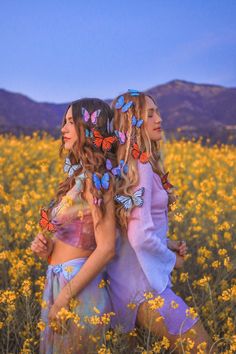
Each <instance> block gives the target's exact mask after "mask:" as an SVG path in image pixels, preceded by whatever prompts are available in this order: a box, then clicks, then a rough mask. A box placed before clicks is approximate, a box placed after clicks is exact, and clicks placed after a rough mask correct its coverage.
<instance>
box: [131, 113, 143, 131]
mask: <svg viewBox="0 0 236 354" xmlns="http://www.w3.org/2000/svg"><path fill="white" fill-rule="evenodd" d="M131 123H132V126H133V127H137V128H141V126H142V125H143V119H141V118H140V119H138V118H136V117H135V116H133V117H132V121H131Z"/></svg>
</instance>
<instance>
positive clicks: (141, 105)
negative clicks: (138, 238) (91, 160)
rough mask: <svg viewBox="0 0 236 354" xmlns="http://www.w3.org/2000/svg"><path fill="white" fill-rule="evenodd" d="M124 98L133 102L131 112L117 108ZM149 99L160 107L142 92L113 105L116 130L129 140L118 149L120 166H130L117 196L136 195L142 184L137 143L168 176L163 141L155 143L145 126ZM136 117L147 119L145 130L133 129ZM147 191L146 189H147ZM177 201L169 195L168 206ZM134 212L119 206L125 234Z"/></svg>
mask: <svg viewBox="0 0 236 354" xmlns="http://www.w3.org/2000/svg"><path fill="white" fill-rule="evenodd" d="M120 96H123V97H124V101H125V103H128V102H129V101H133V103H134V104H133V105H132V106H131V108H129V109H128V111H127V112H122V109H116V108H115V105H116V103H117V100H118V98H119V97H120ZM146 96H148V97H150V98H151V99H152V100H153V102H154V103H155V104H156V102H155V100H154V99H153V97H151V96H149V95H145V94H144V93H143V92H140V93H139V95H138V96H131V94H130V93H129V92H127V93H124V94H122V95H119V96H118V97H117V98H116V99H114V101H113V102H112V108H113V109H114V129H116V130H119V131H122V132H127V140H126V143H125V144H119V146H118V149H117V162H118V163H119V161H120V160H121V159H123V160H124V161H125V163H128V174H127V175H125V174H124V173H123V174H122V179H120V180H119V181H118V182H117V184H116V190H115V194H122V195H130V196H131V195H132V194H133V192H134V191H135V187H136V186H137V185H138V183H139V175H138V167H137V163H138V160H137V159H134V158H133V156H132V146H133V143H134V142H136V143H137V144H138V147H139V149H140V151H142V152H147V153H148V155H149V162H150V163H151V165H152V169H153V171H154V172H155V173H157V174H158V175H159V176H160V177H162V176H163V175H164V174H165V168H164V163H163V158H162V151H161V143H160V142H159V141H151V140H150V138H149V136H148V132H147V130H146V128H145V122H146V121H147V119H148V110H147V105H146ZM133 115H135V117H136V118H138V119H143V120H144V124H143V125H142V126H141V128H137V127H136V126H132V116H133ZM143 187H145V186H143ZM175 200H176V197H175V195H174V193H173V192H172V193H168V204H169V206H170V205H171V204H172V203H174V202H175ZM129 215H130V211H129V212H127V211H125V209H124V208H123V207H122V206H121V205H120V204H117V203H116V217H117V222H118V224H119V226H120V227H121V229H122V231H123V232H124V233H126V231H127V224H128V218H129Z"/></svg>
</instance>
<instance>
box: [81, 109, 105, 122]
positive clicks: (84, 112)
mask: <svg viewBox="0 0 236 354" xmlns="http://www.w3.org/2000/svg"><path fill="white" fill-rule="evenodd" d="M81 113H82V118H83V121H84V122H85V123H87V122H88V121H89V120H91V122H92V124H97V120H98V117H99V115H100V113H101V109H98V110H96V111H94V112H93V113H91V114H89V112H88V111H87V109H86V108H84V107H82V108H81Z"/></svg>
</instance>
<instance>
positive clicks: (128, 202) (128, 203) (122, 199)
mask: <svg viewBox="0 0 236 354" xmlns="http://www.w3.org/2000/svg"><path fill="white" fill-rule="evenodd" d="M114 199H115V201H116V202H117V203H119V204H121V205H122V206H123V207H124V208H125V210H128V209H130V208H132V205H133V201H132V198H131V197H129V196H125V195H120V194H117V195H116V196H115V197H114Z"/></svg>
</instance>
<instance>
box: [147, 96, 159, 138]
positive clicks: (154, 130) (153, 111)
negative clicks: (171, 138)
mask: <svg viewBox="0 0 236 354" xmlns="http://www.w3.org/2000/svg"><path fill="white" fill-rule="evenodd" d="M145 100H146V107H147V121H146V122H145V124H144V126H145V128H146V129H147V133H148V136H149V138H150V140H153V141H158V140H161V139H162V128H161V122H162V119H161V117H160V113H159V110H158V107H157V106H156V104H155V103H154V102H153V100H152V99H151V98H150V97H148V96H145Z"/></svg>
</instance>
